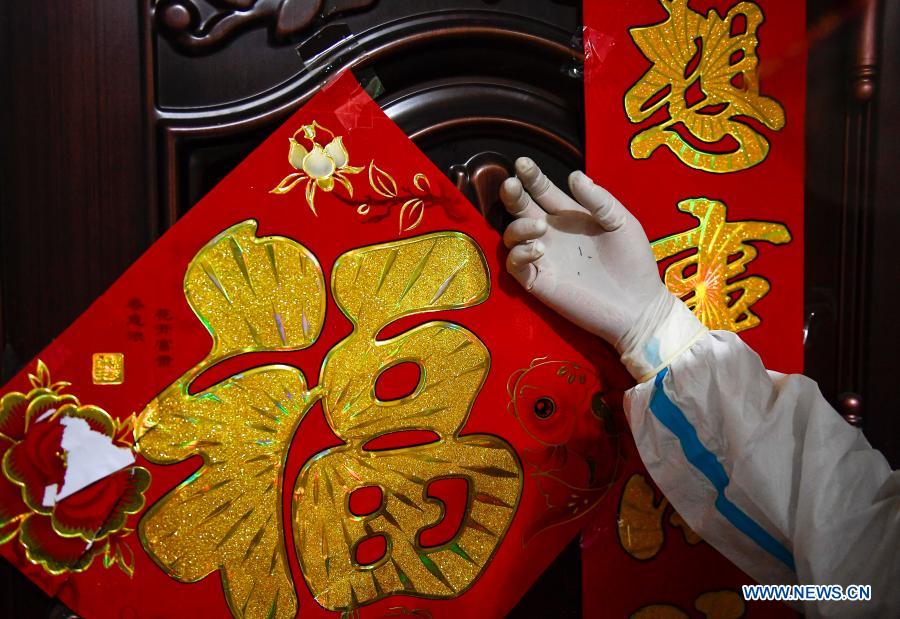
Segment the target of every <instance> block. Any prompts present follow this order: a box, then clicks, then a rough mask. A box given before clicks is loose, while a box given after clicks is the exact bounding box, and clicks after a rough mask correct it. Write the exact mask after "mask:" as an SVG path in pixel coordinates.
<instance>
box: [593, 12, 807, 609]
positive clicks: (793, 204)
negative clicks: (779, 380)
mask: <svg viewBox="0 0 900 619" xmlns="http://www.w3.org/2000/svg"><path fill="white" fill-rule="evenodd" d="M584 23H585V27H584V47H585V113H586V134H587V173H588V174H589V175H590V176H591V177H592V178H593V179H594V180H595V181H596V182H597V183H598V184H601V185H603V186H605V187H606V188H607V189H609V190H610V191H611V192H612V193H613V194H614V195H615V196H616V197H617V198H619V200H620V201H621V202H622V203H623V204H625V206H626V207H627V208H628V209H629V210H631V212H633V213H634V214H635V215H636V216H637V217H638V219H639V220H640V221H641V223H642V224H643V226H644V228H645V229H646V231H647V236H648V237H649V239H650V241H651V244H652V246H653V250H654V253H655V255H656V258H657V260H658V261H659V264H660V270H661V273H662V275H663V278H664V281H665V283H666V285H667V286H668V287H669V289H670V290H671V291H672V292H673V293H674V294H676V295H678V296H679V297H681V298H682V299H683V300H684V301H685V302H686V303H687V305H688V306H689V307H690V308H691V309H692V310H693V311H694V312H695V314H696V315H697V316H698V318H700V320H701V321H703V322H704V324H706V325H707V326H708V327H709V328H710V329H724V330H730V331H736V332H739V333H740V335H741V337H742V338H743V339H744V340H745V341H746V342H747V343H748V344H749V345H750V346H752V347H753V348H754V349H755V350H756V351H757V352H758V353H759V354H760V355H761V356H762V359H763V361H764V362H765V364H766V367H768V368H770V369H772V370H777V371H781V372H797V371H800V370H802V364H803V322H802V321H803V313H802V312H803V255H804V254H803V204H804V203H803V179H804V105H805V83H806V47H805V41H806V39H805V29H806V22H805V2H802V1H799V0H798V1H796V2H794V1H791V2H781V1H777V0H755V1H745V2H738V1H735V0H691V1H688V0H628V1H625V2H595V1H588V2H585V6H584ZM619 491H620V494H619V501H618V503H619V505H618V507H617V508H614V507H612V506H611V505H609V504H607V505H606V508H607V510H606V512H605V513H604V514H597V517H596V518H595V520H594V530H593V533H589V534H588V535H587V537H586V538H585V539H586V548H585V551H584V580H585V583H586V584H589V583H591V582H603V581H604V580H608V579H610V578H614V579H616V580H619V579H622V578H625V579H627V580H633V581H634V582H642V583H644V585H645V591H646V592H647V593H646V594H645V595H643V597H642V598H641V599H638V597H634V596H627V595H625V596H618V597H615V598H614V597H610V596H605V595H604V594H603V592H602V590H598V589H597V588H592V587H590V586H586V587H585V611H586V614H588V615H591V616H637V617H642V616H648V617H649V616H653V617H688V616H690V617H694V616H696V617H739V616H743V615H744V613H747V616H751V615H753V616H763V615H759V614H756V613H760V612H764V613H769V614H770V613H772V612H785V610H784V609H783V607H777V606H763V607H760V606H756V607H749V608H748V607H745V605H744V603H743V602H742V601H741V600H740V596H739V588H737V585H738V584H740V583H742V582H748V579H747V577H746V576H744V575H743V574H741V573H740V572H739V571H738V570H736V569H735V568H734V567H733V566H731V565H730V564H728V563H727V562H726V561H724V560H723V559H722V558H721V557H720V556H718V555H717V554H716V553H715V552H714V551H713V550H712V549H711V548H710V547H709V546H707V545H706V544H705V543H702V542H701V541H700V540H699V539H698V538H696V536H694V537H691V535H690V534H689V529H686V528H684V527H683V524H684V523H683V522H682V521H681V520H680V518H679V517H678V515H677V514H676V513H674V512H672V511H671V508H670V507H668V506H667V503H666V501H665V499H664V498H663V497H662V496H661V495H660V494H659V491H658V490H656V489H655V488H654V487H653V486H652V482H650V480H649V479H648V477H647V476H646V473H643V472H641V471H640V470H637V472H635V473H634V474H633V475H631V476H630V477H629V478H628V479H627V480H626V483H625V485H624V486H623V487H622V488H621V489H620V490H619ZM629 523H631V524H630V525H629ZM610 530H618V541H619V544H618V547H616V548H612V549H611V548H610V546H609V544H608V543H600V542H601V541H604V540H605V541H608V536H607V535H606V533H607V532H608V531H610ZM592 540H593V541H592ZM617 557H622V558H623V559H622V560H618V559H617ZM612 566H615V571H614V572H613V568H612ZM639 597H640V596H639ZM654 613H656V614H654ZM645 614H646V615H645Z"/></svg>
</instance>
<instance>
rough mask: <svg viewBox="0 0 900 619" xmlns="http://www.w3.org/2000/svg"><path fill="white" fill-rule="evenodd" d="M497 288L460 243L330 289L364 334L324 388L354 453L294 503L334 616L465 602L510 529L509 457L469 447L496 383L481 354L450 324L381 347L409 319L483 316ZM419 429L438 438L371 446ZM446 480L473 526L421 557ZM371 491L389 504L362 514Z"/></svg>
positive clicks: (314, 464)
mask: <svg viewBox="0 0 900 619" xmlns="http://www.w3.org/2000/svg"><path fill="white" fill-rule="evenodd" d="M489 287H490V282H489V279H488V272H487V267H486V265H485V263H484V259H483V257H482V255H481V252H480V250H479V249H478V247H477V246H476V245H475V244H474V243H473V242H472V240H471V239H469V238H468V237H466V236H463V235H459V234H455V233H436V234H430V235H424V236H421V237H417V238H414V239H411V240H409V241H401V242H395V243H389V244H385V245H380V246H374V247H370V248H365V249H362V250H357V251H352V252H349V253H347V254H345V255H344V256H342V257H341V259H340V260H339V261H338V263H337V264H336V265H335V269H334V273H333V280H332V290H333V292H334V296H335V299H336V301H337V303H338V306H339V307H340V308H341V310H342V311H343V312H344V314H345V315H346V316H347V317H348V318H349V319H350V320H351V321H352V322H353V324H354V330H353V333H352V334H351V335H350V336H349V337H347V338H346V339H345V340H343V341H342V342H341V343H339V344H338V345H337V346H335V348H334V349H332V351H331V352H330V353H329V355H328V358H327V359H326V361H325V364H324V366H323V370H322V386H323V388H324V389H325V395H324V406H325V411H326V415H327V418H328V421H329V423H330V425H331V427H332V429H333V430H334V431H335V433H336V434H337V435H338V436H339V437H340V438H341V439H343V440H344V441H346V444H345V445H343V446H341V447H337V448H334V449H329V450H326V451H324V452H322V453H320V454H318V455H317V456H315V457H314V458H313V459H311V460H310V461H309V463H307V465H306V467H304V469H303V471H302V472H301V474H300V477H299V479H298V481H297V485H296V487H295V494H294V536H295V541H296V545H297V549H298V555H299V557H300V563H301V567H302V569H303V575H304V577H305V578H306V581H307V583H308V585H309V587H310V589H311V591H312V592H313V595H315V597H316V599H317V601H318V602H319V603H320V604H322V605H323V606H324V607H326V608H328V609H331V610H345V609H351V608H354V607H356V606H359V605H362V604H366V603H369V602H372V601H375V600H378V599H381V598H383V597H386V596H388V595H391V594H394V593H406V594H410V595H418V596H423V597H435V598H449V597H455V596H456V595H458V594H460V593H461V592H462V591H464V590H465V589H467V588H468V587H469V586H470V585H471V584H472V583H473V582H474V581H475V579H476V578H477V577H478V575H479V574H480V573H481V571H482V570H483V569H484V567H485V565H486V564H487V562H488V560H489V559H490V557H491V555H492V554H493V552H494V551H495V549H496V547H497V545H498V543H499V542H500V539H501V538H502V536H503V534H504V533H505V531H506V528H507V527H508V526H509V523H510V521H511V519H512V515H513V513H514V511H515V507H516V504H517V502H518V497H519V492H520V490H521V486H522V477H521V468H520V466H519V463H518V460H517V459H516V456H515V454H514V452H513V450H512V448H511V447H510V446H509V445H508V444H507V443H506V442H504V441H503V440H501V439H499V438H497V437H494V436H490V435H478V434H470V435H467V436H465V437H459V436H458V433H459V431H460V430H461V429H462V426H463V425H464V424H465V422H466V418H467V416H468V414H469V410H470V408H471V406H472V404H473V402H474V400H475V397H476V395H477V394H478V391H479V390H480V389H481V386H482V384H483V382H484V379H485V377H486V376H487V372H488V367H489V364H490V359H489V356H488V351H487V349H486V348H485V346H484V344H482V342H481V341H480V340H479V339H478V338H477V337H476V336H475V335H474V334H473V333H471V332H470V331H468V330H467V329H465V328H463V327H460V326H459V325H456V324H452V323H448V322H443V321H433V322H429V323H426V324H423V325H420V326H417V327H415V328H413V329H410V330H408V331H405V332H403V333H401V334H399V335H397V336H395V337H392V338H389V339H384V340H378V339H376V335H377V334H378V332H379V331H381V330H382V329H383V328H384V327H386V326H387V325H389V324H390V323H392V322H394V321H396V320H398V319H400V318H402V317H404V316H409V315H411V314H418V313H420V312H427V311H434V310H440V309H454V308H463V307H468V306H471V305H475V304H478V303H480V302H482V301H484V300H485V299H486V298H487V296H488V293H489ZM401 362H413V363H416V364H418V365H419V366H420V369H421V376H422V377H423V378H422V379H421V381H420V384H419V385H418V386H417V387H416V388H415V390H414V391H413V392H412V393H411V394H409V395H408V396H406V397H404V398H401V399H399V400H394V401H388V402H384V401H381V400H379V399H378V398H377V397H376V396H375V393H374V385H375V380H376V379H377V377H378V376H379V374H380V373H382V372H383V371H385V370H386V369H388V368H390V367H392V366H394V365H396V364H398V363H401ZM413 429H414V430H429V431H432V432H434V433H436V434H437V435H438V436H439V437H440V438H439V439H438V440H437V441H435V442H432V443H428V444H425V445H416V446H413V447H404V448H399V449H389V450H381V451H373V450H367V449H366V448H365V443H366V442H367V441H369V440H371V439H373V438H376V437H379V436H383V435H386V434H391V433H394V432H401V431H404V430H413ZM448 477H457V478H462V479H464V480H465V481H466V482H467V485H468V500H467V507H466V515H465V517H464V519H463V523H462V526H461V527H460V529H459V531H458V532H457V533H456V534H455V535H454V536H453V538H452V539H451V540H449V541H447V542H446V543H444V544H442V545H440V546H437V547H423V546H422V545H421V544H420V542H419V533H421V532H422V531H423V530H424V529H427V528H429V527H431V526H432V525H434V524H436V523H438V522H440V520H441V519H442V516H443V509H442V506H441V505H440V502H439V501H435V500H434V499H429V498H427V494H426V492H427V486H428V484H429V482H431V481H433V480H437V479H446V478H448ZM366 486H377V487H379V488H380V489H381V492H382V495H383V497H384V498H383V500H382V503H381V506H380V507H379V509H378V510H377V511H375V512H374V513H372V514H369V515H367V516H363V517H358V516H354V515H352V514H351V513H350V512H349V511H348V508H347V500H348V497H349V495H350V493H352V492H353V491H354V490H355V489H358V488H362V487H366ZM379 535H380V536H384V537H385V538H386V541H387V550H386V552H385V553H384V555H383V556H382V557H381V559H379V560H378V561H376V562H375V563H374V564H371V565H360V564H359V563H358V562H357V560H356V558H355V556H354V548H355V547H356V546H357V544H358V543H359V542H360V541H361V540H363V539H366V538H371V537H374V536H379Z"/></svg>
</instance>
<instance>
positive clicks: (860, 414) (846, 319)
mask: <svg viewBox="0 0 900 619" xmlns="http://www.w3.org/2000/svg"><path fill="white" fill-rule="evenodd" d="M859 11H860V12H859V15H858V22H857V35H856V54H855V59H854V62H853V63H852V66H851V69H850V75H849V78H850V86H851V88H850V92H851V96H852V101H851V102H850V103H849V105H848V107H847V116H846V124H845V127H844V145H845V152H844V192H843V195H842V197H841V235H842V237H841V265H842V272H841V277H840V297H839V306H838V351H840V354H839V355H838V359H837V380H838V386H839V389H840V391H841V392H840V393H839V395H838V399H837V409H838V411H839V412H840V413H841V415H843V417H844V419H846V420H847V422H848V423H850V424H852V425H854V426H862V425H863V422H864V419H865V417H864V408H865V406H864V398H863V396H862V395H861V393H862V392H863V386H864V384H865V376H864V372H865V359H866V357H867V354H866V352H867V346H868V342H869V334H868V333H867V328H866V324H867V321H866V316H867V315H868V313H867V311H866V306H867V302H868V298H869V296H870V292H869V281H868V280H869V272H870V270H871V269H870V266H871V265H870V261H871V256H870V250H869V239H870V236H871V235H870V229H871V221H872V213H871V208H872V182H873V166H872V157H873V154H874V153H873V149H874V143H875V120H874V118H875V116H874V115H875V110H874V103H873V95H874V94H875V89H876V79H877V76H878V15H879V11H880V7H879V2H878V0H861V2H860V3H859Z"/></svg>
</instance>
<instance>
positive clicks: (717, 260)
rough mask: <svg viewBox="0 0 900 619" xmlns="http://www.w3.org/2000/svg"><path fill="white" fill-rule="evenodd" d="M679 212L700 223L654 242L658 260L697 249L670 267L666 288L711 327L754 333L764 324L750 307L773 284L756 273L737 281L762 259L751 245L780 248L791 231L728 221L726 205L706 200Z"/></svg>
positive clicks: (764, 223)
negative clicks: (753, 243) (747, 330)
mask: <svg viewBox="0 0 900 619" xmlns="http://www.w3.org/2000/svg"><path fill="white" fill-rule="evenodd" d="M678 210H680V211H684V212H686V213H690V214H691V215H693V216H694V217H696V218H697V219H698V220H700V223H699V225H698V226H697V227H696V228H694V229H692V230H688V231H686V232H681V233H678V234H673V235H672V236H667V237H665V238H662V239H659V240H658V241H654V242H653V243H652V244H651V245H652V247H653V254H654V256H655V257H656V260H657V261H660V260H665V259H666V258H672V257H674V256H676V255H678V254H680V253H682V252H684V251H687V250H694V251H692V253H690V254H689V255H688V256H686V257H684V258H681V259H679V260H676V261H675V262H673V263H672V264H671V265H669V266H668V267H667V268H666V272H665V278H664V279H665V283H666V287H667V288H668V289H669V290H670V291H671V292H672V294H674V295H675V296H677V297H680V298H681V299H682V300H683V301H684V302H685V303H686V304H687V306H688V307H689V308H691V310H692V311H693V312H694V314H695V315H696V316H697V318H699V319H700V321H701V322H702V323H703V324H705V325H706V326H707V327H709V328H710V329H727V330H729V331H744V330H746V329H752V328H753V327H755V326H756V325H758V324H759V322H760V321H759V317H758V316H756V315H755V314H754V313H753V312H752V311H750V308H751V307H752V306H753V304H754V303H756V302H757V301H759V300H760V299H761V298H763V297H764V296H765V295H766V294H767V293H768V292H769V282H768V281H767V280H766V279H765V278H763V277H759V276H757V275H751V276H749V277H744V278H740V279H738V277H739V276H740V275H742V274H743V273H744V272H745V271H746V270H747V264H748V263H749V262H751V261H753V260H754V259H755V258H756V255H757V250H756V248H755V247H753V246H752V245H750V244H749V242H748V241H767V242H769V243H774V244H776V245H780V244H783V243H787V242H789V241H790V240H791V233H790V232H789V231H788V229H787V228H786V227H785V226H784V225H782V224H779V223H775V222H770V221H733V222H732V221H727V220H726V216H727V213H726V207H725V204H723V203H722V202H718V201H716V200H709V199H707V198H691V199H689V200H684V201H682V202H680V203H679V204H678Z"/></svg>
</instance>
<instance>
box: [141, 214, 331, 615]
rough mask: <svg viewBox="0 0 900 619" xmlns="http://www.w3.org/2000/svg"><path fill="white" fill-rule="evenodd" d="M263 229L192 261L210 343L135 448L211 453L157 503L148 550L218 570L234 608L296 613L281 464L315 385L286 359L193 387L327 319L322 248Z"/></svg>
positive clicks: (189, 281)
mask: <svg viewBox="0 0 900 619" xmlns="http://www.w3.org/2000/svg"><path fill="white" fill-rule="evenodd" d="M255 231H256V224H255V223H254V222H252V221H250V222H243V223H241V224H238V225H236V226H233V227H232V228H229V229H228V230H226V231H225V232H223V233H222V234H221V235H219V236H218V237H216V238H214V239H213V240H212V241H210V243H209V244H207V246H206V247H204V248H203V249H202V250H201V251H200V252H199V253H198V254H197V256H196V257H195V258H194V259H193V261H192V262H191V264H190V266H189V267H188V270H187V275H186V277H185V280H184V292H185V297H186V298H187V300H188V302H189V303H190V305H191V308H192V309H193V310H194V312H195V313H196V314H197V316H198V317H199V318H200V319H201V320H202V321H203V323H204V324H205V325H206V326H207V328H208V329H209V331H210V333H211V335H212V338H213V348H212V351H211V352H210V354H209V356H208V357H207V358H206V359H205V360H204V361H203V362H202V363H200V365H198V366H197V367H195V368H193V369H191V370H190V371H189V372H187V373H186V374H185V375H184V376H182V377H181V378H180V379H179V380H178V381H176V382H175V383H174V384H173V385H171V386H170V387H168V388H167V389H166V390H165V391H164V392H163V393H162V394H161V395H159V396H158V397H157V398H156V399H155V400H153V402H151V403H150V404H149V405H148V406H147V408H146V409H145V410H144V411H143V412H142V413H141V415H140V420H139V425H138V428H137V430H136V432H135V434H136V439H137V440H136V448H137V449H138V450H140V452H141V453H142V454H143V455H144V457H146V458H147V459H148V460H150V461H151V462H155V463H157V464H171V463H174V462H180V461H182V460H185V459H186V458H188V457H190V456H192V455H199V456H201V458H202V459H203V464H202V466H201V467H200V468H199V469H198V470H197V471H196V472H195V473H194V474H193V475H191V476H190V477H189V478H188V479H186V480H185V481H184V482H182V483H181V485H179V486H178V487H177V488H176V489H175V490H173V491H172V492H170V493H169V494H168V495H166V496H165V497H163V498H162V499H161V500H160V501H158V502H157V503H156V504H155V505H153V506H152V507H151V508H150V510H149V511H148V512H147V514H146V515H145V516H144V517H143V518H142V520H141V523H140V528H139V532H140V536H141V541H142V543H143V545H144V548H145V549H146V550H147V552H148V554H149V555H150V556H151V557H152V558H153V559H154V560H155V561H156V562H157V563H158V564H159V565H160V567H162V568H163V569H164V570H165V571H166V572H167V573H168V574H170V575H171V576H173V577H174V578H177V579H178V580H181V581H183V582H194V581H197V580H200V579H201V578H203V577H205V576H207V575H208V574H210V573H212V572H213V571H215V570H217V569H218V570H221V572H222V580H223V583H224V585H225V592H226V599H227V601H228V605H229V607H230V608H231V611H232V613H233V614H234V615H235V616H236V617H279V618H280V617H293V616H294V615H295V614H296V611H297V598H296V595H295V593H294V586H293V581H292V579H291V575H290V568H289V567H288V563H287V558H286V550H285V540H284V534H283V532H282V531H283V527H282V523H281V496H282V493H281V489H282V471H283V467H284V461H285V458H286V457H287V452H288V449H289V447H290V443H291V439H292V437H293V434H294V431H295V430H296V428H297V425H298V424H299V423H300V420H301V419H302V418H303V415H304V414H305V413H306V411H307V410H308V409H309V408H310V407H311V406H312V404H313V403H314V401H315V399H316V397H318V396H317V394H316V393H315V390H313V391H310V390H308V389H307V386H306V381H305V379H304V377H303V374H302V373H301V372H300V371H299V370H298V369H296V368H293V367H289V366H277V365H269V366H264V367H260V368H256V369H254V370H251V371H249V372H246V373H244V374H242V375H238V376H232V377H231V378H229V379H227V380H225V381H223V382H221V383H218V384H217V385H214V386H212V387H210V388H209V389H207V390H205V391H203V392H201V393H198V394H196V395H190V394H189V393H188V388H189V386H190V384H191V382H192V381H193V380H194V379H195V378H196V377H197V376H198V375H199V374H200V373H201V372H202V371H203V370H204V369H206V368H207V367H209V366H211V365H213V364H214V363H216V362H218V361H221V360H223V359H225V358H227V357H229V356H232V355H235V354H238V353H240V352H248V351H262V350H269V351H271V350H298V349H302V348H305V347H307V346H309V345H310V344H312V343H313V342H314V341H315V340H316V338H317V337H318V336H319V333H320V331H321V329H322V322H323V320H324V318H325V287H324V278H323V275H322V270H321V268H320V267H319V264H318V262H316V259H315V258H314V257H313V255H312V254H310V253H309V252H308V251H307V250H306V249H305V248H303V247H302V246H300V245H299V244H298V243H296V242H294V241H292V240H290V239H286V238H280V237H266V238H262V239H257V238H256V236H255Z"/></svg>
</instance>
